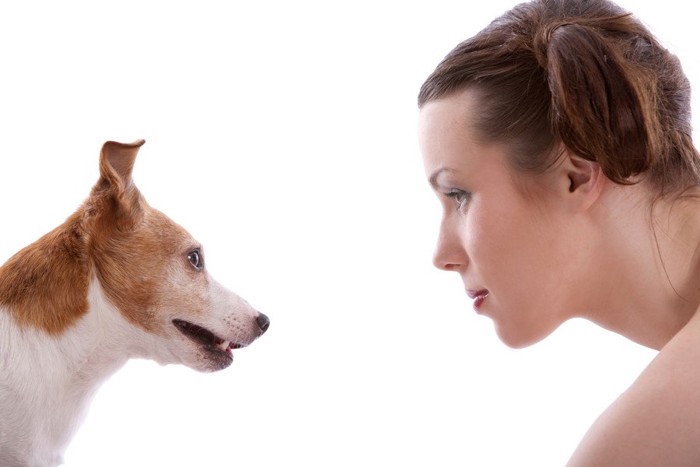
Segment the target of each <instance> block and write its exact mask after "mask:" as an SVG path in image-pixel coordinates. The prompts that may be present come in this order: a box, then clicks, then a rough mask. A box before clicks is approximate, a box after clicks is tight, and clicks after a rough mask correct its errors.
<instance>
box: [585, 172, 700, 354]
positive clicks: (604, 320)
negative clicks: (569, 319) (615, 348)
mask: <svg viewBox="0 0 700 467" xmlns="http://www.w3.org/2000/svg"><path fill="white" fill-rule="evenodd" d="M593 215H594V216H595V217H596V219H595V221H596V222H597V223H598V225H602V226H603V228H602V229H599V233H600V235H599V237H598V238H597V242H598V246H599V254H598V253H596V258H595V260H594V263H593V266H594V267H593V268H592V269H591V270H590V274H591V277H592V278H593V281H594V283H595V289H594V290H598V291H599V293H596V294H593V296H592V297H589V299H588V300H586V301H588V302H589V303H590V305H589V306H587V307H586V311H584V312H583V313H582V315H583V316H585V317H586V318H589V319H591V320H592V321H594V322H596V323H598V324H600V325H601V326H603V327H605V328H607V329H610V330H612V331H615V332H617V333H619V334H621V335H624V336H626V337H628V338H629V339H631V340H633V341H635V342H638V343H640V344H642V345H645V346H647V347H651V348H655V349H661V348H662V347H663V346H664V345H665V344H666V343H667V342H668V341H669V340H670V339H671V338H672V337H673V336H674V335H675V334H676V333H677V332H678V331H680V329H681V328H682V327H683V326H685V324H686V323H687V322H688V321H689V320H690V318H691V317H692V316H693V315H694V314H695V312H696V310H697V309H698V306H699V304H700V247H699V245H700V190H694V191H689V192H687V194H686V195H684V196H682V197H676V198H664V199H656V200H655V199H654V198H653V196H652V195H650V190H648V189H647V188H646V187H645V186H644V184H642V183H640V184H638V185H634V186H625V187H619V186H615V185H612V184H611V185H610V186H609V187H608V188H607V189H606V190H604V193H603V194H602V196H601V199H600V203H599V205H598V206H597V208H596V210H595V212H594V213H593ZM589 293H590V289H589Z"/></svg>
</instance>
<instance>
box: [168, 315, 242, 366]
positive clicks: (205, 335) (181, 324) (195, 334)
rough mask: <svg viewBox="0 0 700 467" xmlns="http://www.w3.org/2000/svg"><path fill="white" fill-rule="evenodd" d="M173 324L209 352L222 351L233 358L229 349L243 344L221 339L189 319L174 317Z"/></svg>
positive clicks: (218, 352)
mask: <svg viewBox="0 0 700 467" xmlns="http://www.w3.org/2000/svg"><path fill="white" fill-rule="evenodd" d="M173 324H174V325H175V327H176V328H177V329H178V330H179V331H180V332H181V333H183V334H184V335H185V336H187V337H188V338H190V339H191V340H192V341H194V342H196V343H198V344H200V345H201V347H202V348H203V349H204V350H205V351H207V352H209V353H216V354H221V353H224V354H226V355H227V356H228V357H229V358H233V355H232V352H231V351H232V350H234V349H240V348H241V347H243V345H241V344H238V343H237V342H232V341H228V340H225V339H222V338H221V337H219V336H217V335H216V334H214V333H213V332H211V331H209V330H208V329H205V328H203V327H201V326H198V325H196V324H193V323H190V322H189V321H185V320H182V319H174V320H173Z"/></svg>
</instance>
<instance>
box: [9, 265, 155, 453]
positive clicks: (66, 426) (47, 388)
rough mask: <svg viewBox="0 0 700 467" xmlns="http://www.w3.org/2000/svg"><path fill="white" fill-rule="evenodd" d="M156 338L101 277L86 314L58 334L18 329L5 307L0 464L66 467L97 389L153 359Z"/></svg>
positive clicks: (92, 288)
mask: <svg viewBox="0 0 700 467" xmlns="http://www.w3.org/2000/svg"><path fill="white" fill-rule="evenodd" d="M154 339H157V336H153V335H150V334H149V333H146V332H145V331H143V330H141V329H140V328H137V327H136V326H134V325H132V324H131V323H129V322H128V321H127V320H126V319H124V318H123V317H122V316H121V314H120V313H119V312H118V311H117V310H116V309H115V308H114V307H113V306H112V305H111V304H110V303H109V302H108V301H107V300H106V299H105V297H104V294H103V292H102V288H101V287H100V285H99V283H98V281H97V280H96V279H95V278H93V279H92V281H91V282H90V286H89V288H88V311H87V313H86V314H85V315H84V316H83V317H82V318H80V319H79V321H78V322H77V323H75V324H74V325H73V326H71V327H70V328H68V329H67V330H66V331H65V332H63V333H61V334H59V335H49V334H47V333H46V332H45V331H43V330H40V329H33V328H28V327H26V326H19V325H18V323H17V322H16V320H14V319H13V318H12V316H11V314H10V313H7V310H5V309H2V308H0V357H3V358H0V413H2V414H3V417H2V418H1V419H0V465H40V466H44V465H47V466H52V465H58V464H60V463H61V456H62V455H63V451H64V449H65V447H66V446H67V444H68V442H69V441H70V440H71V438H72V437H73V435H74V433H75V431H76V430H77V428H78V426H79V425H80V423H81V421H82V419H83V417H84V414H85V413H86V409H87V408H88V406H89V403H90V401H91V399H92V397H93V395H94V394H95V392H96V390H97V389H98V388H99V386H100V385H101V384H102V383H103V382H104V381H105V380H106V379H107V378H108V377H109V376H110V375H112V374H113V373H114V372H116V371H117V370H118V369H119V368H120V367H121V366H122V365H124V363H125V362H126V361H127V360H128V359H129V358H131V357H142V356H143V357H149V358H153V357H154V355H153V353H152V349H153V348H154V347H158V346H156V345H150V344H155V343H154V342H153V341H154ZM5 357H6V358H5ZM155 357H156V359H158V356H155Z"/></svg>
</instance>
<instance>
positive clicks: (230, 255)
mask: <svg viewBox="0 0 700 467" xmlns="http://www.w3.org/2000/svg"><path fill="white" fill-rule="evenodd" d="M10 3H11V2H3V3H2V5H1V6H0V61H1V63H0V162H1V165H0V199H2V203H1V206H0V208H1V211H0V212H1V216H2V217H1V219H2V220H1V221H0V226H1V232H2V234H1V236H0V238H1V239H2V242H1V243H0V261H4V260H5V259H6V258H8V257H9V256H10V255H11V254H13V253H14V252H15V251H17V250H18V249H20V248H21V247H23V246H24V245H26V244H28V243H29V242H31V241H33V240H35V239H36V238H38V237H39V236H40V235H42V234H43V233H45V232H47V231H48V230H50V229H51V228H53V227H55V226H56V225H58V224H59V223H61V222H62V221H63V220H64V219H65V218H66V217H67V216H68V215H69V214H70V213H71V212H72V211H73V210H74V209H75V208H76V207H77V206H78V205H79V204H80V203H81V202H82V200H83V199H84V198H85V196H87V194H88V192H89V189H90V187H91V186H92V184H93V183H94V182H95V181H96V179H97V156H98V153H99V149H100V146H101V144H102V143H103V142H104V141H105V140H108V139H114V140H120V141H132V140H135V139H138V138H145V139H146V140H147V144H146V145H145V146H143V147H142V149H141V152H140V154H139V159H138V161H137V166H136V169H135V175H134V176H135V179H136V182H137V184H138V185H139V187H140V188H141V190H142V192H143V193H144V195H145V196H146V198H147V199H148V200H149V202H150V203H151V204H152V205H153V206H155V207H157V208H159V209H161V210H163V211H164V212H166V213H167V214H169V215H170V216H171V217H172V218H173V219H175V220H176V221H177V222H179V223H181V224H182V225H184V226H185V227H186V228H188V229H189V230H190V231H191V232H192V233H193V234H194V235H195V236H196V237H197V238H198V239H199V240H200V241H202V242H203V243H204V244H205V247H206V252H207V261H208V267H209V269H210V271H211V272H212V274H213V275H214V276H215V277H216V278H217V279H218V280H219V281H220V282H222V283H224V284H226V285H227V286H229V287H230V288H232V289H233V290H235V291H237V292H238V293H240V294H241V295H242V296H244V297H245V298H247V299H248V301H250V302H251V303H252V304H253V305H254V306H255V307H256V308H258V309H260V310H262V311H264V312H265V313H266V314H268V315H269V316H270V318H271V320H272V325H271V327H270V330H269V332H268V334H266V335H265V336H264V337H263V338H262V339H260V340H259V341H258V342H256V343H255V344H253V346H251V347H250V348H248V349H244V350H241V351H238V352H236V359H235V362H234V364H233V366H232V367H230V368H229V369H227V370H226V371H223V372H220V373H216V374H199V373H196V372H194V371H192V370H189V369H187V368H182V367H175V366H168V367H161V366H158V365H156V364H154V363H151V362H144V361H133V362H131V363H129V364H128V365H127V366H126V367H125V368H124V369H122V370H121V371H120V372H119V373H117V374H116V375H115V376H114V377H113V378H112V379H111V380H109V381H108V382H107V383H106V384H105V385H104V386H103V388H102V390H101V391H100V392H99V394H98V396H97V397H96V399H95V401H94V404H93V406H92V410H91V412H90V414H89V417H88V419H87V420H86V422H85V424H84V425H83V427H82V429H81V431H80V432H79V434H78V435H77V436H76V438H75V439H74V442H73V443H72V445H71V446H70V448H69V450H68V452H67V453H66V465H67V466H69V467H88V466H89V467H95V466H127V465H128V466H156V465H158V466H160V465H168V466H172V467H177V466H199V465H224V466H233V465H243V466H251V467H253V466H281V465H295V466H296V465H303V466H357V465H363V466H385V465H401V466H426V465H436V466H437V465H439V466H465V465H473V466H504V465H532V466H549V465H551V466H555V465H562V464H563V463H564V462H565V461H566V459H567V458H568V456H569V454H570V453H571V451H572V450H573V449H574V447H575V446H576V444H577V443H578V441H579V439H580V438H581V436H582V435H583V434H584V432H585V431H586V429H587V428H588V426H589V425H590V423H591V422H592V421H593V420H594V419H595V417H596V416H597V415H598V414H599V413H600V412H601V411H602V410H603V409H604V408H605V407H606V406H607V405H608V404H609V403H610V402H612V400H614V398H615V397H616V396H617V395H618V394H619V393H620V392H622V391H623V390H624V389H625V388H626V387H627V386H628V385H629V384H630V383H631V382H632V381H633V380H634V378H635V376H636V375H637V374H638V373H639V371H640V370H641V369H642V368H643V367H644V366H645V365H646V363H648V361H649V360H650V359H651V358H652V357H653V355H654V353H653V352H652V351H650V350H648V349H644V348H641V347H639V346H637V345H635V344H633V343H630V342H628V341H626V340H624V339H623V338H621V337H619V336H616V335H613V334H610V333H607V332H605V331H603V330H601V329H599V328H596V327H594V326H593V325H591V324H588V323H586V322H582V321H577V322H570V323H567V324H566V325H564V326H563V327H562V328H561V329H560V330H558V331H557V332H556V333H555V334H554V335H552V336H551V337H550V338H548V339H547V340H545V341H544V342H542V343H540V344H538V345H535V346H534V347H531V348H528V349H524V350H518V351H514V350H510V349H508V348H506V347H505V346H504V345H503V344H501V343H500V342H499V341H498V339H497V337H496V336H495V334H494V332H493V329H492V325H491V322H490V321H489V320H488V319H486V318H482V317H478V316H475V315H474V313H473V311H472V309H471V303H470V301H469V300H468V299H467V297H466V296H465V295H464V292H463V290H462V286H461V281H460V280H459V278H458V276H457V275H450V274H447V273H443V272H440V271H437V270H435V269H434V268H433V267H432V265H431V253H432V249H433V244H434V238H435V234H436V231H437V223H438V219H439V206H438V203H437V201H436V200H435V199H434V197H433V195H432V194H431V193H430V190H429V189H428V187H427V183H426V182H425V180H424V174H423V172H422V170H423V169H422V163H421V161H420V155H419V153H418V148H417V144H416V132H415V125H416V116H417V109H416V105H415V99H416V94H417V92H418V88H419V86H420V84H421V83H422V81H423V79H424V78H425V77H426V76H427V75H428V74H429V72H430V71H431V70H432V69H433V68H434V67H435V65H437V63H438V61H439V60H440V59H441V58H442V57H443V56H444V55H445V54H446V53H447V52H448V51H449V50H450V49H451V48H452V47H453V46H454V45H456V44H457V43H458V42H459V41H461V40H463V39H465V38H466V37H468V36H470V35H472V34H474V33H476V32H477V31H478V30H479V29H480V28H481V27H483V26H485V25H486V24H487V22H488V21H490V20H491V19H493V18H494V17H495V16H496V15H497V14H500V13H501V12H503V11H504V10H506V9H508V8H510V7H511V6H512V5H513V4H514V2H512V1H501V0H491V1H489V2H478V3H479V5H480V6H478V7H476V6H474V5H475V4H477V2H474V1H467V0H462V1H447V0H429V1H428V0H424V1H413V2H398V1H397V2H381V1H370V0H358V1H354V2H326V1H320V0H319V1H310V0H297V1H293V2H288V1H283V0H269V1H260V2H223V1H222V2H216V1H212V0H204V1H197V2H183V1H172V2H144V1H135V0H127V1H119V2H111V3H107V2H87V1H85V2H83V3H79V2H75V1H70V0H69V1H65V2H48V1H47V2H43V3H41V2H36V1H26V2H21V3H20V2H12V3H14V6H10V5H9V4H10ZM482 3H483V4H482ZM624 5H625V6H627V7H628V8H630V9H632V10H634V11H635V12H637V13H638V15H639V16H640V17H641V18H642V19H644V20H645V21H646V22H647V23H648V24H649V25H650V26H651V27H652V28H653V29H654V30H655V31H656V32H657V33H658V34H659V36H660V37H661V38H662V40H663V42H664V43H665V44H666V45H667V46H669V47H671V48H672V49H673V50H674V51H676V52H677V53H678V54H679V55H680V56H681V58H682V60H683V62H684V65H685V67H686V70H687V72H688V74H689V75H690V78H691V81H692V82H693V83H695V85H696V88H697V87H698V86H700V63H699V60H698V58H697V54H696V50H695V48H694V47H693V46H692V45H693V44H694V43H695V40H696V38H695V31H694V28H695V23H696V19H695V17H694V16H693V15H690V14H688V12H687V11H686V10H687V7H686V4H685V3H684V2H682V1H680V0H667V1H665V2H648V3H647V2H635V1H633V0H628V1H626V2H625V3H624ZM697 111H698V110H697V106H696V113H697Z"/></svg>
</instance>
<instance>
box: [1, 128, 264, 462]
mask: <svg viewBox="0 0 700 467" xmlns="http://www.w3.org/2000/svg"><path fill="white" fill-rule="evenodd" d="M142 144H143V141H137V142H135V143H133V144H120V143H115V142H107V143H105V145H104V146H103V148H102V152H101V154H100V178H99V181H98V182H97V184H96V185H95V186H94V188H93V189H92V192H91V194H90V197H89V198H88V199H87V200H86V201H85V203H84V204H83V205H82V206H81V207H80V208H79V209H78V210H77V212H76V213H74V214H73V215H72V216H70V217H69V218H68V219H67V220H66V222H65V223H64V224H63V225H61V226H59V227H58V228H56V229H54V230H53V231H52V232H50V233H48V234H47V235H45V236H43V237H42V238H41V239H39V240H38V241H37V242H35V243H33V244H31V245H29V246H28V247H26V248H24V249H23V250H21V251H20V252H19V253H17V254H16V255H15V256H13V257H12V258H10V259H9V260H8V261H7V262H6V263H5V264H4V265H3V266H2V267H0V466H3V467H10V466H11V467H15V466H32V467H33V466H53V465H58V464H60V463H61V462H62V459H61V456H62V454H63V452H64V450H65V447H66V445H67V444H68V443H69V441H70V439H71V438H72V436H73V434H74V433H75V431H76V429H77V427H78V425H79V424H80V422H81V420H82V418H83V416H84V414H85V412H86V409H87V407H88V405H89V403H90V400H91V398H92V396H93V395H94V393H95V391H96V390H97V388H98V387H99V386H100V385H101V384H102V383H103V382H104V381H105V379H107V378H108V377H109V376H110V375H111V374H112V373H114V372H115V371H116V370H117V369H119V368H120V367H121V366H122V365H123V364H124V363H125V362H126V361H127V360H128V359H129V358H132V357H140V358H150V359H153V360H156V361H157V362H159V363H162V364H168V363H182V364H185V365H187V366H189V367H192V368H195V369H197V370H201V371H215V370H220V369H223V368H225V367H227V366H228V365H229V364H230V363H231V361H232V358H233V356H232V354H231V349H234V348H238V347H242V346H245V345H248V344H250V343H251V342H252V341H253V340H254V339H256V338H257V337H258V336H260V335H261V334H262V333H263V332H264V331H265V330H266V329H267V326H268V325H269V320H268V319H267V317H266V316H265V315H263V314H261V313H259V312H257V311H256V310H254V309H253V308H252V307H251V306H250V305H248V303H247V302H246V301H245V300H243V299H242V298H240V297H239V296H237V295H236V294H234V293H232V292H230V291H229V290H227V289H226V288H224V287H222V286H221V285H219V284H218V283H217V282H215V281H214V280H213V279H212V278H211V276H209V274H208V273H207V272H206V270H205V269H204V264H203V254H202V248H201V246H200V245H199V244H198V243H197V242H196V241H195V240H194V239H193V238H192V237H191V236H190V235H189V234H188V233H187V232H186V231H185V230H184V229H183V228H182V227H180V226H178V225H177V224H175V223H174V222H173V221H171V220H170V219H169V218H167V217H166V216H165V215H163V214H162V213H160V212H159V211H157V210H155V209H153V208H151V207H150V206H149V205H148V204H147V203H146V202H145V200H144V199H143V197H142V196H141V194H140V193H139V191H138V189H137V188H136V186H135V185H134V183H133V181H132V177H131V172H132V168H133V165H134V160H135V158H136V154H137V152H138V150H139V147H140V146H141V145H142Z"/></svg>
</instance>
